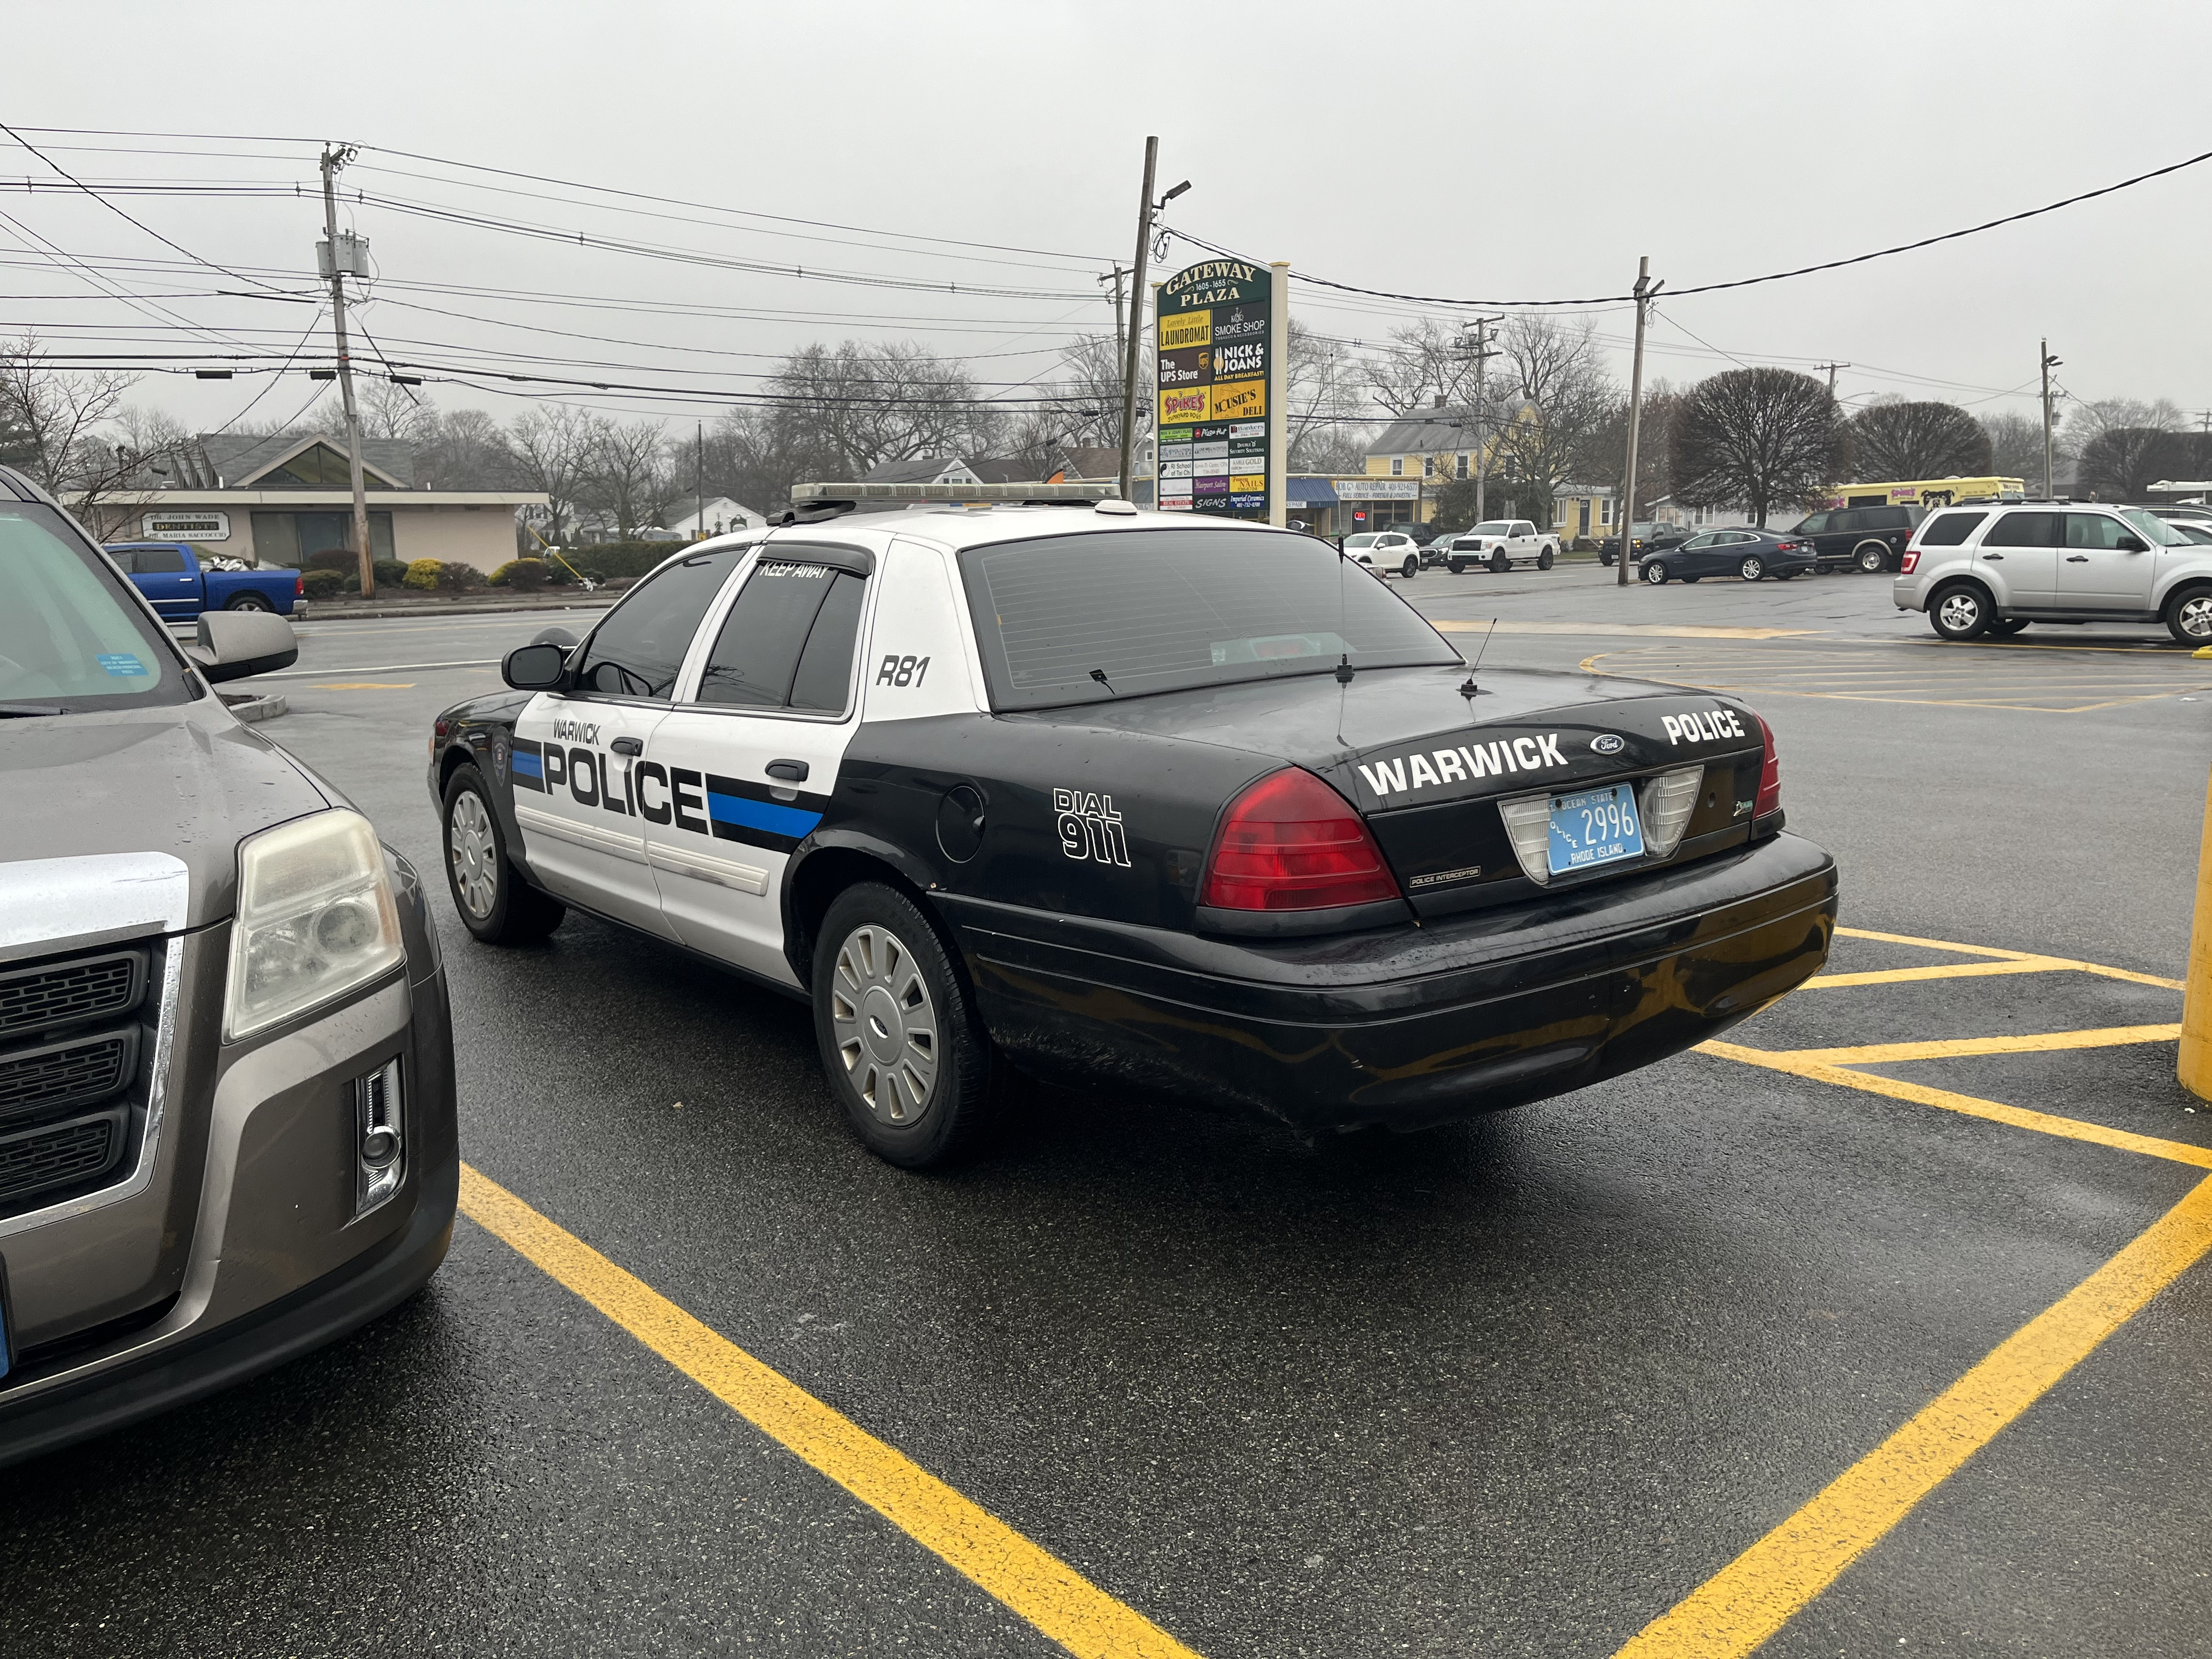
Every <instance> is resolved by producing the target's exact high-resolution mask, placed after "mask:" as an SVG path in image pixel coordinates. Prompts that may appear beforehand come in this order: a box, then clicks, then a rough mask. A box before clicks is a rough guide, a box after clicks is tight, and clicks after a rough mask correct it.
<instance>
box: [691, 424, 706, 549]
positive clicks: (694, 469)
mask: <svg viewBox="0 0 2212 1659" xmlns="http://www.w3.org/2000/svg"><path fill="white" fill-rule="evenodd" d="M691 425H692V432H691V494H692V495H694V496H695V497H696V499H697V501H698V503H699V505H698V507H697V509H696V511H697V514H698V516H697V517H696V518H695V519H693V520H691V539H692V540H693V541H695V542H696V541H697V540H699V539H700V538H702V537H703V536H704V535H706V533H707V423H706V422H704V421H694V422H692V423H691Z"/></svg>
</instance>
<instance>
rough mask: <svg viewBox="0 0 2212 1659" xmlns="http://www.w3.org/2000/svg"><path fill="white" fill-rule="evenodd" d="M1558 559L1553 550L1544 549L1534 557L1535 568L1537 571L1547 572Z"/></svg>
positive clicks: (1556, 553)
mask: <svg viewBox="0 0 2212 1659" xmlns="http://www.w3.org/2000/svg"><path fill="white" fill-rule="evenodd" d="M1558 557H1559V554H1558V552H1557V551H1556V550H1554V549H1552V548H1548V547H1547V548H1546V549H1545V550H1543V551H1542V552H1541V553H1539V554H1538V555H1537V556H1536V568H1537V569H1539V570H1549V569H1550V568H1552V566H1553V562H1555V561H1556V560H1557V559H1558Z"/></svg>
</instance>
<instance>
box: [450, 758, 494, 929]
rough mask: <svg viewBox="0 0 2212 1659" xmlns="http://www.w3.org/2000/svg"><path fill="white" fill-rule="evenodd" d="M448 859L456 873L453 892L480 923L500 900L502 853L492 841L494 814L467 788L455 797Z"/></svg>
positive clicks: (480, 797)
mask: <svg viewBox="0 0 2212 1659" xmlns="http://www.w3.org/2000/svg"><path fill="white" fill-rule="evenodd" d="M446 856H447V859H448V860H450V861H451V863H452V866H453V891H454V892H455V893H457V894H459V896H460V900H461V904H462V907H463V908H465V909H466V910H467V911H468V913H469V914H470V915H472V916H474V917H475V918H476V919H477V921H483V919H484V918H485V917H487V916H489V915H491V907H492V905H493V903H494V902H495V901H496V900H497V898H498V897H499V866H498V858H499V854H498V850H497V848H496V846H495V843H494V842H493V840H492V833H491V814H490V813H489V812H487V811H484V804H483V796H482V795H479V794H478V793H477V792H476V791H475V790H473V789H464V790H462V791H461V793H459V794H458V795H456V796H455V797H454V798H453V817H451V819H449V820H448V821H447V825H446Z"/></svg>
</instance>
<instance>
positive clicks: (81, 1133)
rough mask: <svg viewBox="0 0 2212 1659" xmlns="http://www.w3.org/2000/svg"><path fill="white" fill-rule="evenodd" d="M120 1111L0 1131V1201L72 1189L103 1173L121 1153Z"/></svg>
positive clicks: (122, 1126)
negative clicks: (64, 1188)
mask: <svg viewBox="0 0 2212 1659" xmlns="http://www.w3.org/2000/svg"><path fill="white" fill-rule="evenodd" d="M126 1116H127V1114H126V1113H125V1110H124V1109H122V1108H121V1107H117V1108H116V1109H114V1110H112V1111H106V1112H100V1113H98V1114H96V1115H94V1116H91V1117H81V1118H77V1119H75V1120H74V1121H70V1122H68V1123H54V1124H49V1125H47V1126H46V1127H45V1128H42V1129H25V1130H22V1131H21V1132H20V1133H15V1134H12V1135H0V1204H6V1203H8V1202H9V1200H13V1199H15V1198H19V1197H23V1196H27V1194H32V1193H37V1192H44V1191H46V1189H48V1188H53V1187H74V1186H77V1185H79V1184H80V1183H82V1182H88V1181H92V1180H95V1179H97V1178H98V1177H99V1176H103V1175H105V1174H106V1173H107V1171H108V1170H110V1169H111V1168H112V1167H113V1166H114V1164H115V1163H116V1161H117V1160H118V1158H121V1157H122V1155H123V1142H124V1132H125V1118H126Z"/></svg>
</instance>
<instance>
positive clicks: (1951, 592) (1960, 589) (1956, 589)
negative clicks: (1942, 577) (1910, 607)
mask: <svg viewBox="0 0 2212 1659" xmlns="http://www.w3.org/2000/svg"><path fill="white" fill-rule="evenodd" d="M1992 614H1993V613H1992V608H1991V606H1990V596H1989V595H1988V594H1987V593H1985V592H1983V591H1982V590H1981V589H1980V588H1979V587H1977V586H1975V585H1974V584H1973V583H1972V582H1954V583H1953V584H1952V585H1951V586H1948V587H1945V588H1942V589H1939V590H1938V591H1937V592H1936V593H1935V595H1934V596H1933V597H1931V598H1930V599H1929V601H1928V625H1929V627H1930V628H1932V629H1935V630H1936V633H1937V634H1938V635H1940V636H1942V638H1944V639H1947V640H1976V639H1979V638H1980V637H1981V636H1982V635H1983V634H1984V633H1985V632H1987V631H1988V629H1989V625H1990V620H1991V617H1992Z"/></svg>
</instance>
